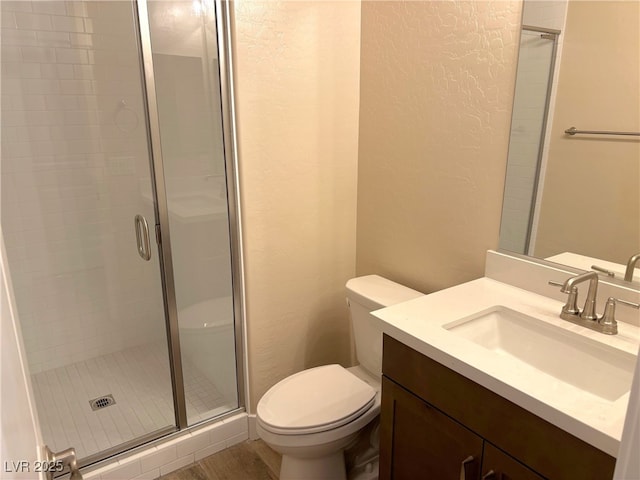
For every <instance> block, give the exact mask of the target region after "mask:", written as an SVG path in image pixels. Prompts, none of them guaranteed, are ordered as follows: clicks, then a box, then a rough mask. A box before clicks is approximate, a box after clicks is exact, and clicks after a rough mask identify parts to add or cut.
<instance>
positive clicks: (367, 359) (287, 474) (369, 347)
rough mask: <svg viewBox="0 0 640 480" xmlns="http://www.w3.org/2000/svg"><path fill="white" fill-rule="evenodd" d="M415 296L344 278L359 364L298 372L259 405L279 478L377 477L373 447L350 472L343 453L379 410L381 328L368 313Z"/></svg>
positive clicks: (372, 278)
mask: <svg viewBox="0 0 640 480" xmlns="http://www.w3.org/2000/svg"><path fill="white" fill-rule="evenodd" d="M422 295H423V294H422V293H420V292H417V291H415V290H412V289H410V288H407V287H404V286H402V285H399V284H397V283H394V282H392V281H390V280H387V279H385V278H382V277H379V276H377V275H368V276H365V277H358V278H354V279H351V280H349V281H348V282H347V304H348V305H349V312H350V316H351V321H352V323H353V330H354V337H355V343H356V354H357V358H358V360H359V362H360V365H358V366H356V367H351V368H344V367H342V366H340V365H323V366H320V367H315V368H310V369H308V370H303V371H301V372H298V373H296V374H293V375H291V376H289V377H287V378H285V379H283V380H281V381H280V382H278V383H277V384H275V385H274V386H273V387H271V388H270V389H269V390H268V391H267V393H265V394H264V395H263V397H262V398H261V399H260V401H259V402H258V408H257V412H256V420H257V422H256V428H257V432H258V435H259V436H260V438H262V439H263V440H264V442H265V443H267V444H268V445H269V446H271V447H272V448H273V449H274V450H275V451H277V452H279V453H280V454H281V455H282V465H281V468H280V480H346V479H347V478H352V477H353V478H354V479H356V478H357V479H358V480H359V479H361V478H366V479H367V480H374V479H376V478H377V473H376V472H377V458H374V457H375V455H376V453H377V445H375V446H374V447H373V450H374V451H373V453H371V452H367V453H366V455H365V458H366V460H365V462H366V465H364V466H363V465H359V466H358V469H359V471H358V472H357V473H356V472H354V473H353V475H352V476H349V472H347V471H346V464H345V458H344V452H345V450H346V449H348V448H349V447H351V446H353V445H354V444H355V443H356V442H357V440H358V437H359V435H360V433H361V432H362V431H363V429H365V427H367V425H369V424H370V423H371V422H373V421H374V420H376V419H377V418H378V416H379V414H380V400H381V398H380V394H381V388H380V381H381V366H382V330H381V325H380V321H379V320H378V319H376V318H375V317H373V316H371V315H369V313H370V312H371V311H373V310H377V309H379V308H382V307H386V306H390V305H393V304H394V303H399V302H403V301H407V300H411V299H413V298H416V297H419V296H422ZM376 432H377V429H376ZM373 436H374V435H372V437H373ZM375 438H376V440H377V434H376V435H375ZM363 467H364V468H363ZM374 469H375V471H373V470H374Z"/></svg>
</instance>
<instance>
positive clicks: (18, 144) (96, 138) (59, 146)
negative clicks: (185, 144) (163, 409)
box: [0, 0, 164, 373]
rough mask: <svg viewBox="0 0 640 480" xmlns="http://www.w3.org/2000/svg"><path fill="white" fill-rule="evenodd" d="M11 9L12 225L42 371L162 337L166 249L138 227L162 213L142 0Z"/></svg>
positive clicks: (6, 22)
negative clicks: (150, 126) (147, 258)
mask: <svg viewBox="0 0 640 480" xmlns="http://www.w3.org/2000/svg"><path fill="white" fill-rule="evenodd" d="M0 5H1V13H2V38H1V42H2V57H1V59H2V119H1V120H2V163H1V166H0V174H1V180H2V184H1V185H2V189H1V195H2V203H1V209H2V211H1V214H2V217H1V220H2V230H3V234H4V237H5V241H6V248H7V255H8V258H9V267H10V269H11V272H10V273H11V276H12V279H13V284H14V288H15V294H16V302H17V307H18V315H19V318H20V322H21V325H22V330H23V336H24V341H25V346H26V350H27V357H28V360H29V367H30V369H31V372H32V373H36V372H39V371H42V370H47V369H49V368H55V367H57V366H60V365H65V364H67V363H70V362H75V361H81V360H84V359H86V358H91V357H95V356H99V355H103V354H107V353H110V352H113V351H117V350H120V349H122V348H126V347H129V346H133V345H138V344H141V343H147V342H151V341H156V340H160V339H162V338H163V337H164V327H163V312H162V297H161V285H160V277H159V271H158V267H157V252H156V251H155V250H154V251H153V256H152V261H151V262H144V261H142V259H140V258H139V257H138V255H137V250H136V243H135V235H134V230H133V217H134V215H135V214H136V213H141V214H143V215H145V216H146V217H147V219H148V220H149V223H150V224H153V220H152V219H153V209H152V205H151V203H150V202H149V201H148V200H145V199H143V197H142V195H141V194H140V190H141V187H140V186H141V183H144V182H145V181H146V182H147V183H148V181H149V180H148V177H149V156H148V152H147V137H146V127H145V119H144V109H143V101H142V90H141V78H140V66H139V59H138V49H137V42H136V38H135V33H134V30H133V12H132V9H131V5H130V4H129V3H128V2H111V1H87V2H61V1H15V2H14V1H4V0H3V1H2V2H0ZM145 179H146V180H145Z"/></svg>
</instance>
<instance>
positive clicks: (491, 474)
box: [481, 470, 497, 480]
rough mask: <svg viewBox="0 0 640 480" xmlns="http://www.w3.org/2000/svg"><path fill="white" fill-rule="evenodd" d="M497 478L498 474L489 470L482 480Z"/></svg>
mask: <svg viewBox="0 0 640 480" xmlns="http://www.w3.org/2000/svg"><path fill="white" fill-rule="evenodd" d="M495 478H497V477H496V472H494V471H493V470H489V471H488V472H487V473H485V474H484V476H483V477H482V479H481V480H493V479H495Z"/></svg>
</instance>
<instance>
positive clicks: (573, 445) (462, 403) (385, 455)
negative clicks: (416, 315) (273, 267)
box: [380, 335, 615, 480]
mask: <svg viewBox="0 0 640 480" xmlns="http://www.w3.org/2000/svg"><path fill="white" fill-rule="evenodd" d="M382 370H383V380H382V405H381V412H380V416H381V417H380V479H381V480H391V479H394V480H403V479H408V480H414V479H425V480H459V479H462V478H464V479H465V480H480V479H486V480H541V479H545V478H547V479H550V480H556V479H557V480H576V479H580V480H589V479H593V480H608V479H611V478H612V477H613V470H614V466H615V458H613V457H611V456H610V455H608V454H606V453H604V452H602V451H601V450H599V449H597V448H595V447H593V446H591V445H589V444H587V443H585V442H583V441H582V440H580V439H578V438H576V437H574V436H573V435H571V434H569V433H567V432H565V431H564V430H562V429H560V428H558V427H556V426H554V425H552V424H551V423H549V422H547V421H545V420H543V419H541V418H539V417H537V416H535V415H534V414H532V413H530V412H529V411H527V410H525V409H523V408H521V407H519V406H517V405H515V404H513V403H511V402H510V401H508V400H506V399H505V398H503V397H501V396H499V395H497V394H495V393H493V392H492V391H490V390H488V389H486V388H484V387H482V386H480V385H478V384H477V383H475V382H473V381H471V380H469V379H467V378H466V377H464V376H462V375H460V374H458V373H456V372H454V371H453V370H450V369H449V368H447V367H445V366H443V365H441V364H439V363H437V362H435V361H434V360H432V359H430V358H428V357H426V356H424V355H422V354H421V353H419V352H417V351H415V350H413V349H411V348H409V347H407V346H406V345H404V344H402V343H400V342H398V341H397V340H395V339H393V338H391V337H389V336H387V335H385V336H384V354H383V367H382ZM492 471H493V473H491V472H492Z"/></svg>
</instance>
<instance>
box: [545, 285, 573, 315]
mask: <svg viewBox="0 0 640 480" xmlns="http://www.w3.org/2000/svg"><path fill="white" fill-rule="evenodd" d="M549 285H553V286H554V287H563V286H564V283H562V282H555V281H553V280H549ZM568 295H569V296H568V297H567V303H565V304H564V306H563V307H562V313H566V314H568V315H580V309H579V308H578V287H576V286H573V287H571V290H570V291H569V293H568Z"/></svg>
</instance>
